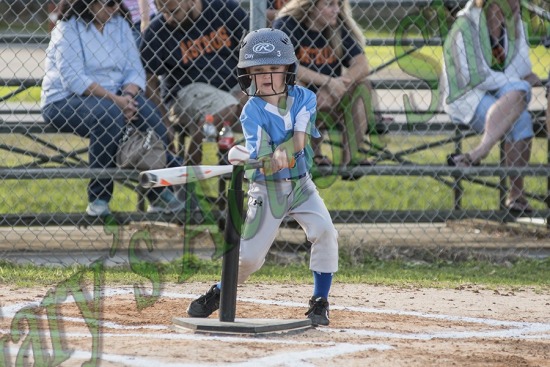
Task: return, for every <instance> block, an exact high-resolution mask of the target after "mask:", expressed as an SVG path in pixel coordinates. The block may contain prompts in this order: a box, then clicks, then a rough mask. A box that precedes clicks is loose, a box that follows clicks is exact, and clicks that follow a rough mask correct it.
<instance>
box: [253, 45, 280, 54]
mask: <svg viewBox="0 0 550 367" xmlns="http://www.w3.org/2000/svg"><path fill="white" fill-rule="evenodd" d="M274 50H275V46H273V44H272V43H267V42H262V43H258V44H256V45H254V47H253V48H252V51H254V53H257V54H268V53H271V52H273V51H274Z"/></svg>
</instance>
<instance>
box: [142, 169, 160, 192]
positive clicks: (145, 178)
mask: <svg viewBox="0 0 550 367" xmlns="http://www.w3.org/2000/svg"><path fill="white" fill-rule="evenodd" d="M139 184H140V185H141V187H144V188H146V189H150V188H153V187H155V186H157V184H158V178H157V176H156V175H154V174H152V173H150V172H141V173H140V174H139Z"/></svg>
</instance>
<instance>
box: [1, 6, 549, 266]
mask: <svg viewBox="0 0 550 367" xmlns="http://www.w3.org/2000/svg"><path fill="white" fill-rule="evenodd" d="M497 3H499V2H498V1H497ZM500 3H502V4H501V8H500V9H501V10H500V11H501V13H502V15H501V17H500V19H501V24H504V27H501V28H499V29H501V32H500V33H499V32H498V31H497V33H495V34H496V36H495V35H490V36H489V35H487V34H485V36H486V40H487V42H486V43H487V44H485V43H483V42H482V46H480V49H484V48H483V47H485V48H486V49H488V50H490V55H489V56H487V55H485V56H486V59H485V62H481V63H480V64H476V65H477V66H478V67H479V68H480V69H479V70H477V69H476V70H477V71H478V72H479V71H480V70H481V69H482V68H483V67H484V65H485V66H487V67H488V68H489V69H490V70H489V69H488V70H489V71H488V72H487V73H489V74H487V73H486V74H484V73H483V72H479V73H477V74H475V73H474V74H470V77H472V78H474V79H475V78H482V79H483V80H478V81H477V82H475V83H474V82H473V79H469V80H468V79H465V80H462V79H460V78H458V77H456V75H459V74H460V73H461V72H462V71H460V70H458V69H459V67H457V65H459V63H460V61H461V60H462V59H461V57H462V55H465V57H470V56H472V55H473V56H472V57H473V59H470V58H469V59H467V60H466V61H468V63H469V65H470V66H471V61H472V60H477V59H475V57H476V56H475V55H476V53H475V52H473V51H472V53H471V54H470V51H471V50H470V49H469V48H468V47H469V46H464V47H463V48H462V49H461V48H456V47H457V46H456V44H457V42H456V41H457V40H458V41H459V42H462V44H465V45H466V44H467V41H465V39H466V38H467V37H466V36H467V35H468V34H471V33H468V32H466V31H465V29H467V30H469V31H472V30H475V29H476V28H475V26H472V27H473V28H461V29H462V33H461V36H460V37H458V38H456V34H457V32H456V31H455V29H456V28H458V26H457V24H459V23H460V24H462V26H464V22H462V23H461V21H460V19H461V17H460V14H461V13H459V11H460V10H462V9H463V8H464V6H465V5H466V1H361V0H350V1H349V2H348V1H347V0H344V1H282V2H281V1H266V2H263V1H253V2H252V4H251V3H250V2H245V1H242V2H235V3H234V2H232V1H216V0H203V1H199V0H197V1H195V0H174V1H166V0H160V1H155V2H154V1H150V2H149V9H148V10H146V12H147V13H148V14H150V16H149V17H147V16H145V17H143V16H141V15H142V14H141V13H142V12H143V11H141V13H140V9H139V8H138V7H137V1H136V2H135V3H134V2H132V1H122V4H123V5H124V6H122V5H120V4H119V1H82V0H73V1H66V2H65V1H62V2H61V3H58V2H53V1H38V0H7V1H2V2H1V3H0V14H2V15H1V18H0V49H1V52H0V80H1V81H2V83H1V85H0V88H1V93H0V133H1V134H0V139H1V144H0V148H1V149H2V151H3V158H4V159H3V163H2V165H1V167H0V175H1V177H2V178H3V185H2V189H1V191H0V212H1V216H2V218H1V219H0V225H1V228H0V233H1V235H0V239H1V240H0V242H1V249H0V251H1V253H2V258H3V259H6V260H9V261H15V262H28V261H30V262H33V263H38V264H42V263H61V264H64V265H66V264H72V263H89V262H90V261H93V260H94V259H97V258H99V257H101V256H109V257H110V259H111V260H112V261H113V262H115V263H126V262H127V255H125V253H126V251H125V250H123V249H124V248H126V247H131V245H132V243H133V244H134V245H135V246H137V243H138V242H140V241H143V239H144V238H147V239H149V238H150V239H151V242H150V243H151V244H152V246H153V247H152V248H154V251H150V254H149V256H152V257H154V258H155V259H159V260H162V261H167V260H173V259H176V258H177V257H179V256H181V255H182V254H183V252H184V251H187V250H188V249H192V250H193V251H194V252H195V253H196V254H198V255H200V256H203V255H204V256H210V255H211V254H212V252H213V250H214V249H215V248H220V246H221V243H222V242H223V240H222V237H223V231H222V230H221V229H220V228H222V227H223V224H224V218H225V213H226V204H225V196H226V190H227V186H228V177H226V176H222V177H221V178H214V179H209V180H205V181H200V182H197V183H195V184H193V185H187V186H185V187H180V186H178V187H176V189H174V190H157V191H155V192H153V193H151V192H145V191H144V190H143V189H141V188H140V187H139V185H138V174H139V170H138V169H131V168H123V169H119V168H117V167H116V164H115V157H116V151H117V149H118V148H117V147H118V144H119V141H120V135H121V134H122V132H123V131H122V130H123V126H124V125H125V121H127V120H133V121H134V122H135V123H136V125H139V124H141V125H139V126H141V127H139V126H138V129H140V128H141V129H142V130H145V128H146V127H151V128H153V129H154V130H155V131H156V132H157V133H158V135H160V136H161V137H163V138H165V139H166V142H167V143H168V144H170V149H171V152H173V154H171V155H169V158H168V162H167V163H166V165H168V166H169V165H172V166H177V165H181V164H203V165H218V164H224V163H226V162H225V160H226V153H227V152H225V151H224V150H223V149H221V150H220V149H219V146H218V143H217V142H216V141H214V142H210V141H208V140H205V141H203V138H204V136H202V123H203V121H204V120H205V116H206V115H210V114H211V115H213V116H214V119H215V125H217V129H218V130H220V129H221V127H222V125H223V121H225V120H228V121H230V122H232V123H233V129H234V132H235V136H236V141H237V142H239V143H240V144H241V143H242V140H241V139H242V134H241V130H240V129H239V124H238V122H237V116H238V114H239V112H240V107H241V105H239V104H240V103H241V104H242V103H244V98H242V96H243V94H242V93H241V92H240V88H239V85H238V83H237V74H236V64H237V58H238V49H239V41H240V39H241V38H242V36H243V34H245V33H246V32H247V30H248V29H249V28H254V29H255V28H259V27H260V26H261V25H263V24H269V25H270V26H273V27H275V28H279V29H282V30H283V31H285V32H287V33H288V34H289V36H290V38H291V40H292V41H293V44H294V46H295V50H296V56H297V59H298V62H299V66H297V77H296V79H297V83H298V84H300V85H302V86H305V87H307V88H309V89H310V90H313V91H314V92H315V93H317V101H318V111H319V112H318V118H317V121H316V124H317V126H318V128H319V129H320V131H321V132H322V135H323V139H322V141H314V142H313V156H314V157H313V160H314V164H313V168H312V173H313V177H314V181H315V183H316V184H317V186H318V188H319V190H320V193H321V196H322V197H323V198H324V201H325V203H326V205H327V207H328V209H329V211H330V212H331V215H332V217H333V220H334V222H335V223H336V226H337V229H338V230H339V233H340V245H341V247H342V248H343V249H345V251H349V253H350V255H351V256H353V257H357V256H362V255H363V254H364V253H365V251H367V250H368V249H371V250H372V249H373V251H376V253H377V254H378V255H380V256H388V257H395V256H401V255H403V254H405V255H406V256H420V257H423V258H426V257H430V258H433V257H448V258H451V259H459V258H462V257H463V256H466V257H467V256H469V255H470V254H473V253H477V254H483V255H484V256H485V255H491V256H492V255H495V256H496V255H499V256H508V255H510V254H512V255H514V256H515V255H521V256H547V255H548V251H549V250H550V247H549V243H548V241H547V237H548V235H547V231H546V228H547V223H546V218H547V217H548V214H549V213H550V211H549V210H548V206H547V204H548V202H549V200H548V197H547V192H548V183H549V179H548V170H547V162H548V157H549V154H550V153H549V148H548V144H547V141H548V140H547V138H546V129H545V124H544V122H545V112H546V108H547V98H546V93H545V88H544V87H543V83H545V82H546V81H547V78H548V72H549V67H550V66H549V65H550V54H549V51H548V48H546V47H545V46H544V43H545V42H547V39H548V37H549V34H550V32H549V30H550V19H549V16H548V14H549V6H548V3H547V2H545V1H543V0H541V1H530V2H522V7H521V9H520V10H519V12H518V13H517V14H518V15H517V18H518V19H521V21H522V25H523V27H522V28H517V27H515V26H514V24H513V23H511V22H510V20H509V19H515V18H514V17H513V16H509V15H510V14H509V13H508V12H512V13H513V12H514V9H513V7H509V4H511V3H514V2H513V1H511V2H507V1H502V2H500ZM285 4H286V6H285V7H283V6H284V5H285ZM503 4H504V5H503ZM119 5H120V8H121V9H122V8H124V9H125V10H126V11H119ZM118 12H120V13H121V14H124V19H126V20H124V19H123V17H122V16H120V17H117V16H115V15H113V13H118ZM473 12H474V14H476V13H475V10H473ZM470 13H472V10H471V9H470ZM493 13H494V14H497V13H498V12H497V11H493ZM493 13H491V14H493ZM188 16H189V17H188ZM462 18H464V17H462ZM496 18H498V17H496ZM116 19H118V20H117V21H115V20H116ZM471 19H474V18H471ZM56 20H57V22H58V23H57V25H55V27H54V22H55V21H56ZM125 22H127V23H125ZM481 23H482V26H483V24H485V23H483V22H481ZM480 29H481V28H480ZM452 37H455V38H452ZM451 38H452V40H453V42H451V41H450V39H451ZM479 39H485V38H483V36H480V37H479ZM523 40H526V42H523ZM522 42H523V43H522ZM522 45H523V46H522ZM516 46H517V47H516ZM524 46H525V48H522V47H524ZM498 50H501V51H498ZM499 52H501V53H502V55H501V54H499ZM518 55H521V56H518ZM525 55H528V59H529V61H530V65H529V63H525V62H522V60H523V61H525V57H523V56H525ZM522 57H523V59H522ZM518 65H519V66H518ZM450 67H451V69H452V70H451V69H450ZM516 67H518V68H519V67H522V68H529V67H530V70H531V71H532V72H533V74H534V75H536V76H538V78H539V79H540V82H538V83H537V82H536V80H535V79H530V78H531V77H529V78H528V80H529V81H531V82H532V84H533V85H534V86H533V88H532V89H531V88H530V87H529V84H528V83H527V84H526V83H519V84H518V83H516V84H514V86H513V87H510V88H511V89H512V90H513V91H514V93H516V94H518V95H520V97H519V98H518V99H514V100H506V101H507V102H502V101H501V102H500V103H501V104H499V107H498V108H493V110H490V109H489V107H490V105H491V103H494V101H496V100H497V99H499V98H500V97H501V95H500V94H497V92H496V90H497V89H499V88H501V87H503V85H504V84H500V85H498V88H496V87H494V86H493V87H491V86H489V87H486V85H488V84H487V80H488V79H490V77H488V76H487V75H493V77H494V75H496V73H501V74H506V73H508V74H510V75H512V74H513V75H515V76H514V77H516V76H518V75H519V77H518V78H519V79H518V80H520V79H521V77H522V76H526V75H527V74H528V73H527V72H526V71H525V70H518V71H517V72H516V73H515V74H514V73H513V72H510V70H511V68H516ZM498 68H500V69H498ZM449 70H451V71H449ZM490 73H495V74H490ZM463 74H464V73H463V72H462V74H460V75H463ZM508 74H506V75H508ZM520 74H521V75H520ZM442 75H443V76H444V77H446V78H443V79H442ZM509 77H510V78H514V77H511V76H509ZM533 78H534V77H533ZM197 82H200V83H204V84H209V85H211V86H213V87H215V88H216V90H218V91H221V94H220V93H218V94H216V93H214V94H212V93H210V90H209V89H207V87H204V86H202V85H201V87H199V88H198V89H196V90H194V91H193V90H191V91H190V90H189V89H185V88H186V87H187V86H189V85H196V84H194V83H197ZM476 83H477V84H476ZM484 83H485V84H484ZM495 83H497V84H498V83H499V82H495ZM92 84H93V87H94V88H95V89H94V88H91V87H90V86H91V85H92ZM505 84H506V83H505ZM442 85H445V86H446V88H447V94H445V90H443V88H442ZM479 85H482V87H483V88H485V90H486V91H490V92H487V94H488V95H491V96H493V97H494V101H493V102H489V101H485V100H484V101H485V102H486V103H487V107H486V109H487V111H485V112H483V113H482V112H480V110H479V111H478V108H477V107H476V106H479V103H480V100H481V97H482V96H483V95H482V94H480V93H477V92H476V98H477V100H475V101H474V102H468V103H470V104H469V105H468V108H465V107H464V106H465V105H464V104H462V105H456V106H459V107H456V108H455V109H453V103H454V101H456V100H458V101H459V102H460V101H461V97H462V96H463V95H464V94H467V93H468V92H471V91H472V90H476V88H477V87H478V86H479ZM453 88H458V89H453ZM181 90H184V91H185V92H181ZM504 91H508V90H507V89H506V90H504ZM453 93H454V95H453ZM522 93H523V94H522ZM504 94H506V93H504V92H502V95H504ZM191 96H193V97H194V99H193V98H191ZM525 96H528V97H525ZM92 100H93V103H92V102H90V101H92ZM469 101H471V100H469ZM522 103H523V105H522ZM157 105H158V106H160V108H157ZM178 106H180V107H181V106H186V107H185V108H179V109H178ZM449 106H450V107H449ZM513 106H516V107H513ZM522 106H523V107H522ZM209 109H210V110H209ZM495 110H496V111H495ZM523 110H525V111H523ZM98 111H99V112H98ZM191 111H192V112H191ZM518 111H519V112H518ZM474 113H476V115H475V116H478V113H479V116H484V114H487V116H489V117H487V121H489V120H491V121H495V122H496V123H497V124H508V125H509V126H512V125H513V126H518V128H515V129H514V128H510V129H507V130H506V131H500V130H499V128H498V127H491V128H486V130H487V131H486V132H487V133H486V134H483V133H482V131H483V128H484V127H486V126H488V125H484V123H483V122H481V123H478V125H477V126H474V127H475V129H472V125H471V124H469V122H470V120H471V119H473V117H472V116H474ZM511 116H512V117H513V118H512V117H511ZM508 120H510V121H508ZM483 121H485V120H483ZM503 121H504V122H503ZM515 121H522V122H521V123H520V122H518V123H515ZM458 122H462V124H461V123H458ZM480 124H481V125H480ZM531 127H532V129H531ZM476 129H477V131H475V130H476ZM489 129H491V132H493V133H495V134H496V135H492V136H491V134H489V133H488V132H489ZM531 130H532V132H531ZM508 131H510V133H509V134H507V132H508ZM363 132H365V134H363ZM495 136H496V137H495ZM527 142H530V143H527ZM198 152H202V156H201V154H199V155H197V153H198ZM170 157H172V158H170ZM178 157H179V158H178ZM170 159H173V161H170ZM478 163H481V165H479V166H478ZM509 175H510V176H512V180H511V181H510V180H509V179H508V176H509ZM518 177H525V180H524V181H525V183H524V185H523V186H522V180H521V179H518ZM113 181H114V183H113ZM106 214H109V215H106ZM145 242H146V243H149V242H147V241H145ZM276 244H277V246H274V247H273V251H272V252H271V255H273V256H276V259H277V261H280V262H284V261H286V260H288V256H287V255H288V254H293V255H298V256H302V254H304V253H306V252H307V251H304V250H307V248H308V247H309V243H308V241H307V239H306V238H305V235H304V233H303V231H302V230H301V229H300V228H299V226H298V225H297V224H296V223H295V222H294V221H292V220H290V219H289V220H285V221H283V225H282V227H281V230H280V233H279V236H278V237H277V239H276ZM303 256H306V255H303ZM291 259H292V261H295V259H294V257H292V256H291Z"/></svg>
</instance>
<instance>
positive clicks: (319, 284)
mask: <svg viewBox="0 0 550 367" xmlns="http://www.w3.org/2000/svg"><path fill="white" fill-rule="evenodd" d="M333 275H334V273H319V272H317V271H314V272H313V297H323V298H325V299H328V292H329V291H330V286H331V285H332V276H333Z"/></svg>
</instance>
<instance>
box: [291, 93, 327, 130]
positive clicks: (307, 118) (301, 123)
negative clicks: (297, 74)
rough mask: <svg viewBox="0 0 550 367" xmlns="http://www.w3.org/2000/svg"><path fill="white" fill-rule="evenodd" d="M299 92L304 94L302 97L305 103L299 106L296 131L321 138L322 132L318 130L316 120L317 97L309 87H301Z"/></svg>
mask: <svg viewBox="0 0 550 367" xmlns="http://www.w3.org/2000/svg"><path fill="white" fill-rule="evenodd" d="M299 92H301V93H302V94H303V97H302V98H301V99H302V100H303V103H301V104H300V105H299V106H298V111H296V120H295V124H294V131H299V132H305V133H306V134H308V135H310V136H312V137H314V138H320V137H321V134H320V133H319V130H317V127H315V121H316V120H317V98H316V96H315V94H314V93H313V92H311V91H310V90H308V89H305V88H300V89H299Z"/></svg>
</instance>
